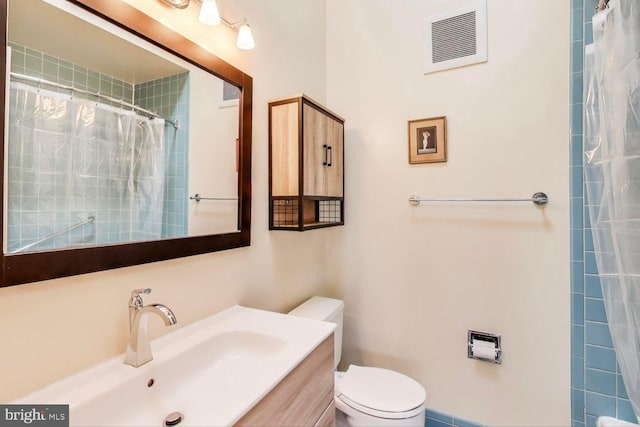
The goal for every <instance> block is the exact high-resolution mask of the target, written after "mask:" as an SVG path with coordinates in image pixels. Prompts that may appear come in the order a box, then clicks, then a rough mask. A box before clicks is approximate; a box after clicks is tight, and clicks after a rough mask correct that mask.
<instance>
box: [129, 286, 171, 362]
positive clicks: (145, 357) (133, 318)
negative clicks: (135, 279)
mask: <svg viewBox="0 0 640 427" xmlns="http://www.w3.org/2000/svg"><path fill="white" fill-rule="evenodd" d="M150 293H151V289H149V288H144V289H135V290H133V291H131V299H129V330H130V334H129V344H128V345H127V354H126V355H125V357H124V363H125V364H127V365H131V366H133V367H135V368H137V367H138V366H142V365H144V364H145V363H147V362H150V361H151V360H152V359H153V355H152V354H151V345H150V343H149V329H148V327H147V319H148V317H149V314H151V313H155V314H157V315H158V316H160V317H161V318H162V320H163V321H164V325H165V326H171V325H175V324H176V323H177V320H176V315H175V314H173V311H171V310H170V309H169V308H168V307H166V306H164V305H162V304H149V305H144V303H143V302H142V297H141V296H140V295H142V294H144V295H148V294H150Z"/></svg>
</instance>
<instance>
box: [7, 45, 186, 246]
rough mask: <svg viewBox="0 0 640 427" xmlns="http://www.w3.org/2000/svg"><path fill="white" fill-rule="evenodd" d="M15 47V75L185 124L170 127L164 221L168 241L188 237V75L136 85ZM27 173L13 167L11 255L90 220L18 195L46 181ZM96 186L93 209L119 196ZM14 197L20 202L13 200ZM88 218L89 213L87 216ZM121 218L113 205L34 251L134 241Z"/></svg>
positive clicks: (41, 199) (53, 196)
mask: <svg viewBox="0 0 640 427" xmlns="http://www.w3.org/2000/svg"><path fill="white" fill-rule="evenodd" d="M10 45H11V48H12V56H11V71H12V72H16V73H19V74H25V75H28V76H31V77H37V78H42V79H46V80H49V81H52V82H54V83H60V84H64V85H67V86H72V87H74V88H77V89H81V90H88V91H91V92H96V93H101V94H103V95H106V96H109V97H112V98H114V99H121V100H123V101H125V102H127V103H131V104H136V105H139V106H141V107H143V108H145V109H148V110H151V111H154V112H156V113H157V114H159V115H160V116H162V117H166V118H170V119H174V120H175V119H177V120H178V121H179V122H180V124H181V127H180V129H175V128H174V127H173V126H170V125H167V126H166V128H165V146H166V158H165V160H166V163H165V166H166V174H167V176H166V180H165V189H164V202H165V203H164V212H163V218H162V221H163V222H162V236H163V237H174V236H184V235H186V234H187V232H188V219H187V213H188V210H187V208H188V204H187V203H188V194H187V191H188V185H187V182H188V168H187V166H186V165H187V164H188V141H189V135H188V129H189V113H188V106H189V79H188V73H182V74H176V75H173V76H168V77H165V78H162V79H157V80H153V81H149V82H145V83H141V84H137V85H133V84H131V83H127V82H124V81H122V80H119V79H117V78H114V77H112V76H109V75H107V74H103V73H99V72H96V71H94V70H91V69H88V68H86V67H82V66H81V65H78V64H73V63H70V62H67V61H65V60H64V59H62V58H57V57H53V56H51V55H48V54H46V53H44V52H41V51H37V50H34V49H31V48H29V47H26V46H21V45H19V44H15V43H11V44H10ZM45 87H46V86H45ZM54 90H55V89H54ZM74 97H76V98H83V99H86V98H88V97H89V95H83V94H82V93H80V92H75V93H74ZM101 102H103V103H105V104H111V105H112V106H116V107H119V106H120V104H118V103H114V102H109V101H108V100H106V99H102V100H101ZM10 150H11V145H10ZM36 151H37V150H36ZM43 159H44V158H39V157H38V156H36V155H34V156H31V157H28V158H27V161H32V162H33V163H34V164H38V163H39V162H42V161H45V160H46V159H45V160H43ZM21 169H23V168H11V167H10V171H9V173H10V175H11V182H13V183H14V184H15V185H13V187H12V188H10V192H9V193H10V195H9V196H10V197H9V212H8V215H9V217H10V218H11V219H10V221H9V223H10V225H9V227H8V233H7V240H8V241H7V244H8V248H9V250H10V251H12V250H16V249H17V248H20V247H23V246H25V245H26V244H29V243H32V242H34V241H35V240H37V239H40V238H42V237H45V236H48V235H50V234H52V233H53V232H54V231H58V230H61V229H64V228H66V227H68V226H70V225H72V224H75V223H78V222H79V221H80V220H82V219H84V216H82V217H81V216H80V213H78V212H71V213H69V212H67V213H66V214H62V213H61V212H58V211H52V212H36V211H41V210H42V207H41V205H42V204H43V203H44V202H47V200H45V198H44V197H22V196H20V194H21V193H18V192H17V190H16V188H14V187H16V185H20V186H21V188H23V187H25V185H26V184H33V183H34V182H36V181H39V180H40V179H41V178H40V177H39V176H37V175H34V174H33V173H31V175H32V176H29V173H27V172H24V171H23V170H22V171H20V170H21ZM45 178H46V177H45ZM47 179H48V178H47ZM98 179H99V177H98ZM54 184H55V183H54ZM94 184H95V185H94V187H97V189H94V193H95V194H93V196H92V197H93V198H95V199H96V202H95V203H91V205H92V206H93V205H95V206H98V205H99V204H100V203H99V201H100V200H108V199H109V198H112V199H113V198H114V197H115V196H116V195H114V194H110V189H109V187H108V185H100V182H97V183H94ZM60 185H62V184H60ZM12 194H13V195H14V197H11V195H12ZM48 194H49V195H50V196H51V197H50V198H51V199H52V200H51V201H50V202H51V203H50V204H53V201H54V200H56V193H55V192H54V191H53V190H51V191H48ZM16 195H18V196H16ZM86 204H87V202H86V200H85V205H86ZM34 212H35V214H34ZM83 214H86V212H85V213H83ZM36 216H37V217H36ZM117 216H118V212H117V209H115V208H113V207H112V206H111V205H110V206H109V208H108V211H107V214H106V216H103V217H101V218H96V220H95V221H94V222H93V223H91V224H87V225H85V226H83V227H81V228H78V229H76V230H73V231H71V232H69V233H65V234H64V235H63V236H61V237H59V238H56V239H52V240H49V241H46V242H43V243H42V244H40V245H39V246H37V247H35V248H34V249H37V250H46V249H55V248H65V247H70V246H93V245H96V244H104V243H116V242H121V241H126V240H129V239H128V238H123V237H122V236H121V234H122V232H124V231H126V230H124V229H123V227H122V225H121V224H116V223H114V221H115V220H114V218H116V217H117Z"/></svg>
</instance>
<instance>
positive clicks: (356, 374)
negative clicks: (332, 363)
mask: <svg viewBox="0 0 640 427" xmlns="http://www.w3.org/2000/svg"><path fill="white" fill-rule="evenodd" d="M336 396H338V398H341V399H342V398H343V397H344V398H346V399H342V400H343V401H345V402H346V403H348V404H349V403H350V402H351V403H355V404H356V405H358V406H361V407H365V408H371V409H373V410H375V411H376V412H395V413H400V412H402V413H404V412H408V411H411V410H413V409H416V408H418V407H420V406H422V405H423V404H424V400H425V397H426V392H425V390H424V388H423V387H422V386H421V385H420V384H418V382H416V381H415V380H413V379H411V378H409V377H408V376H406V375H403V374H401V373H398V372H395V371H390V370H388V369H382V368H371V367H362V366H356V365H350V366H349V369H347V372H345V373H344V376H343V377H342V381H340V382H339V383H338V384H336ZM350 406H353V405H350Z"/></svg>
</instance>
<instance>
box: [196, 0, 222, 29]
mask: <svg viewBox="0 0 640 427" xmlns="http://www.w3.org/2000/svg"><path fill="white" fill-rule="evenodd" d="M198 20H200V22H202V23H203V24H204V25H211V26H215V25H219V24H220V12H218V5H217V4H216V0H203V1H202V6H200V15H198Z"/></svg>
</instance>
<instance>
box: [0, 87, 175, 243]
mask: <svg viewBox="0 0 640 427" xmlns="http://www.w3.org/2000/svg"><path fill="white" fill-rule="evenodd" d="M164 149H165V147H164V120H162V119H148V118H146V117H141V116H139V115H136V114H135V113H133V112H131V111H125V110H122V109H121V108H119V107H113V106H110V105H107V104H104V103H97V102H95V101H89V100H86V99H80V98H78V97H76V96H73V97H72V96H70V95H67V94H62V93H58V92H55V91H51V90H46V89H43V88H38V87H33V86H31V85H27V84H23V83H19V82H12V83H11V92H10V106H9V144H8V161H7V164H8V200H7V202H8V209H7V214H8V215H7V218H8V226H7V252H8V253H15V252H22V251H37V250H50V249H61V248H70V247H82V246H95V245H102V244H109V243H123V242H131V241H140V240H152V239H159V238H161V233H162V219H163V218H162V216H163V192H164V176H165V155H164V151H165V150H164ZM89 215H94V216H95V219H94V220H93V221H90V222H87V223H86V224H84V225H82V226H79V227H77V228H74V229H73V230H70V231H68V232H65V233H62V234H60V235H58V236H56V237H53V238H47V237H49V236H52V235H54V234H56V233H57V232H59V231H60V230H65V229H67V228H69V227H71V226H73V225H74V224H78V223H80V222H82V221H85V220H86V219H87V217H88V216H89ZM43 239H44V240H43ZM39 240H43V241H42V242H41V243H39V244H38V245H35V246H32V247H29V248H27V249H23V248H25V246H28V245H30V244H32V243H33V242H36V241H39ZM21 249H22V250H21Z"/></svg>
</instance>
